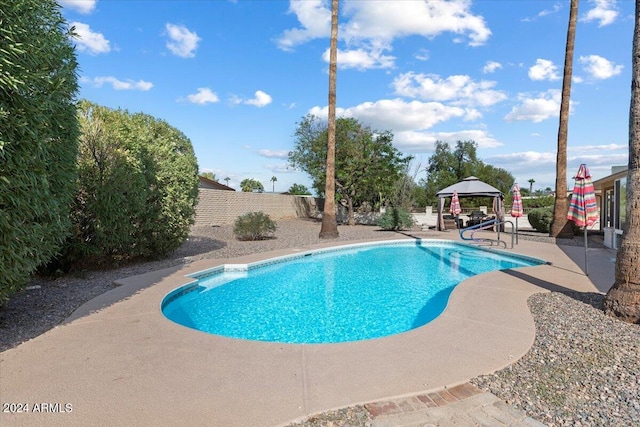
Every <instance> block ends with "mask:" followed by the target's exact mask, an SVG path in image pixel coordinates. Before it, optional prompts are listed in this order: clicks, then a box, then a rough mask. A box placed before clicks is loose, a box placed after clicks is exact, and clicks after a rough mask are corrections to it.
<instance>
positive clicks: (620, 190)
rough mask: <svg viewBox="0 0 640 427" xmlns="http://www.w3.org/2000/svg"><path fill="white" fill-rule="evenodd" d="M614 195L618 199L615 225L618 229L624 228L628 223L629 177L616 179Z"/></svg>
mask: <svg viewBox="0 0 640 427" xmlns="http://www.w3.org/2000/svg"><path fill="white" fill-rule="evenodd" d="M614 197H615V200H616V203H615V208H616V212H615V217H614V227H615V228H616V229H618V230H622V229H624V227H625V226H626V224H627V178H621V179H618V180H616V183H615V187H614Z"/></svg>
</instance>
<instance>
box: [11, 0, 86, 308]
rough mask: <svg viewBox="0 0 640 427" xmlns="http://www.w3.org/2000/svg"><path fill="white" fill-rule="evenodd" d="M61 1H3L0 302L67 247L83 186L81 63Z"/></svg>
mask: <svg viewBox="0 0 640 427" xmlns="http://www.w3.org/2000/svg"><path fill="white" fill-rule="evenodd" d="M69 37H70V31H69V29H68V27H67V24H66V22H65V21H64V19H63V18H62V15H61V14H60V10H59V6H58V5H57V3H56V2H55V1H54V0H10V1H6V0H0V303H2V301H4V300H6V298H7V297H8V296H10V295H11V294H12V293H14V292H16V291H18V290H19V289H20V288H21V287H22V286H23V285H24V284H25V283H26V282H27V280H28V279H29V277H30V275H31V274H32V273H33V272H34V271H35V270H36V268H37V267H38V265H39V264H42V263H45V262H47V261H48V260H49V259H50V258H51V256H53V255H54V254H55V253H56V252H57V251H58V250H59V248H60V245H61V243H62V242H63V240H64V239H65V236H66V233H67V232H68V231H69V226H70V221H69V208H70V204H71V202H72V199H73V193H74V190H75V187H74V185H75V183H76V179H75V177H76V155H77V148H78V142H77V138H78V122H77V116H76V105H75V97H76V93H77V89H78V86H77V77H76V69H77V63H76V56H75V52H74V48H73V46H72V45H71V43H70V38H69Z"/></svg>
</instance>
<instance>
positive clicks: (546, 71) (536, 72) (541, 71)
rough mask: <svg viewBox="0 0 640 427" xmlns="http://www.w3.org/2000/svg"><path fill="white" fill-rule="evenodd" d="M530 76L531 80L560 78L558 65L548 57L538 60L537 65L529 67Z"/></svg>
mask: <svg viewBox="0 0 640 427" xmlns="http://www.w3.org/2000/svg"><path fill="white" fill-rule="evenodd" d="M529 78H530V79H531V80H559V79H560V74H558V67H556V66H555V65H554V64H553V62H551V61H549V60H548V59H538V60H536V65H533V66H532V67H531V68H529Z"/></svg>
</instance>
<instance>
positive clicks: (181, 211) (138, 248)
mask: <svg viewBox="0 0 640 427" xmlns="http://www.w3.org/2000/svg"><path fill="white" fill-rule="evenodd" d="M79 118H80V123H81V131H82V134H81V137H80V147H79V154H78V159H77V162H78V191H77V192H76V195H75V203H74V205H73V211H72V216H71V218H72V221H73V230H74V231H73V235H72V236H71V237H70V238H69V239H68V241H67V242H66V244H65V247H64V251H63V254H62V256H60V257H59V258H58V259H56V261H55V262H54V263H53V264H54V266H55V268H56V269H62V270H63V271H64V270H68V269H71V268H73V267H78V266H80V265H81V266H83V267H95V266H101V265H112V264H118V263H120V262H123V261H129V260H134V259H153V258H160V257H163V256H165V255H166V254H168V253H169V252H171V251H172V250H174V249H177V248H178V247H179V246H180V245H181V244H182V243H183V242H184V240H185V239H186V238H187V236H188V233H189V228H190V226H191V224H192V223H193V219H194V216H195V205H196V202H197V197H198V165H197V161H196V158H195V154H194V152H193V147H192V145H191V141H189V139H188V138H187V137H186V136H185V135H183V134H182V133H181V132H180V131H179V130H177V129H175V128H173V127H171V126H170V125H169V124H167V123H166V122H164V121H162V120H158V119H155V118H153V117H151V116H149V115H146V114H142V113H137V114H130V113H128V112H126V111H122V110H112V109H109V108H106V107H102V106H98V105H95V104H92V103H90V102H87V101H81V102H80V103H79ZM50 267H53V266H50Z"/></svg>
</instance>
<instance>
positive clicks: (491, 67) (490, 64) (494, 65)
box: [482, 61, 502, 74]
mask: <svg viewBox="0 0 640 427" xmlns="http://www.w3.org/2000/svg"><path fill="white" fill-rule="evenodd" d="M500 68H502V64H501V63H499V62H496V61H487V63H486V64H485V65H484V67H482V72H483V73H484V74H490V73H493V72H495V71H496V70H498V69H500Z"/></svg>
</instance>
